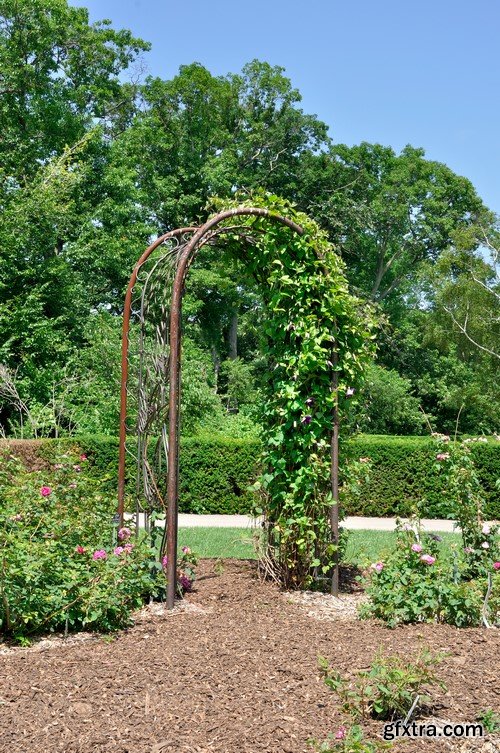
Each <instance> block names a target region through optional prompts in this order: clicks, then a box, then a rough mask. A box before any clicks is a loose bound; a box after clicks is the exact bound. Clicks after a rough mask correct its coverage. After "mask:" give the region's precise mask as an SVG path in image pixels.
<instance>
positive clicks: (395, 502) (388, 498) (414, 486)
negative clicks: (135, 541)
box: [11, 435, 500, 519]
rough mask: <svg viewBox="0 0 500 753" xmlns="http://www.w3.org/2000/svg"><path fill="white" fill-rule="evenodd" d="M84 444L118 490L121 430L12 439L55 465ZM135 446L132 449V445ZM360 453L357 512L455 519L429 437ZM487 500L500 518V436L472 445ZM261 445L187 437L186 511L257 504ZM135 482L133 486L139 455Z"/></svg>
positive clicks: (33, 461)
mask: <svg viewBox="0 0 500 753" xmlns="http://www.w3.org/2000/svg"><path fill="white" fill-rule="evenodd" d="M75 444H77V445H78V447H79V448H80V449H81V451H82V452H85V453H86V454H87V456H88V459H89V461H90V462H89V472H91V473H93V474H96V475H99V476H100V477H101V478H102V479H103V480H104V481H105V483H106V485H107V486H108V488H109V490H110V492H111V491H113V490H114V489H115V488H116V482H117V457H118V441H117V439H115V438H113V437H96V436H94V437H78V439H71V440H68V439H63V440H43V441H41V442H37V443H35V442H30V443H22V442H16V443H11V447H12V450H13V451H14V452H15V454H18V455H22V456H23V457H24V459H25V462H26V463H27V464H28V465H38V467H39V466H40V463H44V462H45V463H47V465H49V464H50V462H51V460H52V459H53V458H54V457H55V456H56V454H57V453H58V452H60V451H61V450H63V449H65V448H67V447H68V446H73V445H75ZM131 449H132V448H131ZM350 452H352V454H353V455H354V456H355V457H370V458H371V461H372V464H371V473H370V480H369V482H368V483H367V484H365V485H364V488H363V490H362V494H361V495H360V497H359V499H357V500H356V501H355V503H352V504H351V507H350V508H349V509H347V510H346V512H347V514H350V515H370V516H393V515H408V514H410V513H411V512H412V509H413V507H414V506H415V504H416V503H417V502H419V501H422V500H423V501H424V503H423V506H422V508H421V510H422V515H423V516H424V517H429V518H452V517H453V512H452V509H451V505H450V501H449V500H448V499H447V498H446V493H445V489H444V481H443V477H442V475H441V474H440V473H439V470H438V468H437V467H436V465H437V464H436V461H435V455H436V448H435V444H434V442H433V441H432V440H430V439H428V438H426V437H391V436H369V435H364V436H360V437H356V438H355V439H353V440H351V442H350ZM472 452H473V453H474V458H475V460H476V464H477V468H478V474H479V477H480V479H481V483H482V487H483V490H484V496H485V499H486V508H485V515H486V517H488V518H489V519H498V518H500V490H499V489H498V488H497V487H496V481H497V479H499V478H500V442H493V441H489V442H487V443H486V442H485V443H483V442H477V443H474V444H473V445H472ZM258 457H259V445H258V443H257V442H255V441H254V440H243V439H228V438H222V437H221V438H214V437H197V438H186V439H183V440H182V441H181V452H180V490H179V491H180V495H179V496H180V510H181V512H195V513H245V512H248V511H249V510H250V508H251V504H252V493H251V492H249V491H248V487H249V485H250V484H251V483H252V482H253V481H254V480H255V478H256V477H257V475H258ZM128 473H129V478H128V480H127V488H128V489H129V490H132V489H133V476H134V468H133V462H130V463H129V466H128Z"/></svg>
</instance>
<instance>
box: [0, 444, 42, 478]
mask: <svg viewBox="0 0 500 753" xmlns="http://www.w3.org/2000/svg"><path fill="white" fill-rule="evenodd" d="M43 444H44V440H43V439H0V453H1V452H2V451H6V452H9V453H10V454H11V455H14V456H15V457H16V458H18V459H19V460H20V461H21V462H22V464H23V465H24V467H25V468H26V470H27V471H29V472H32V471H44V470H47V469H48V468H50V463H49V461H48V460H47V459H46V458H44V457H43V454H42V452H41V450H42V447H43ZM0 462H1V455H0Z"/></svg>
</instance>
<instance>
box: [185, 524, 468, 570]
mask: <svg viewBox="0 0 500 753" xmlns="http://www.w3.org/2000/svg"><path fill="white" fill-rule="evenodd" d="M439 535H440V536H442V539H443V543H442V546H449V544H451V543H452V542H454V541H459V540H460V535H459V534H457V533H442V534H439ZM394 539H395V534H394V533H393V532H392V531H351V532H350V533H349V540H348V544H347V551H346V555H345V558H344V559H345V561H346V562H349V563H351V564H357V565H364V564H367V563H370V562H375V561H376V560H379V559H382V558H383V556H384V553H385V552H386V551H387V550H388V549H390V548H391V547H392V545H393V544H394ZM179 546H189V547H190V548H191V549H192V550H193V551H194V552H196V554H197V555H198V556H199V557H213V558H216V559H227V558H229V557H234V558H237V559H254V558H255V552H254V548H253V543H252V531H251V530H250V529H246V528H180V529H179Z"/></svg>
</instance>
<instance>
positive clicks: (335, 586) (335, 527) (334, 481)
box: [330, 347, 339, 596]
mask: <svg viewBox="0 0 500 753" xmlns="http://www.w3.org/2000/svg"><path fill="white" fill-rule="evenodd" d="M337 365H338V352H337V347H335V351H334V353H333V368H334V371H333V374H332V394H333V400H334V403H333V416H332V418H333V429H332V435H331V444H330V459H331V465H330V481H331V488H332V499H333V503H332V506H331V507H330V528H331V531H332V540H333V543H334V544H335V545H336V546H337V549H336V550H335V553H334V555H333V561H334V567H333V573H332V583H331V594H332V596H338V595H339V550H338V545H339V374H338V371H337Z"/></svg>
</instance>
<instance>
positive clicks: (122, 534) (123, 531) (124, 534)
mask: <svg viewBox="0 0 500 753" xmlns="http://www.w3.org/2000/svg"><path fill="white" fill-rule="evenodd" d="M131 536H132V531H131V530H130V528H120V530H119V531H118V538H119V539H120V541H124V540H126V539H129V538H130V537H131Z"/></svg>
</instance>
